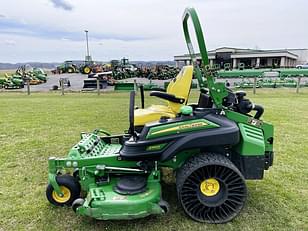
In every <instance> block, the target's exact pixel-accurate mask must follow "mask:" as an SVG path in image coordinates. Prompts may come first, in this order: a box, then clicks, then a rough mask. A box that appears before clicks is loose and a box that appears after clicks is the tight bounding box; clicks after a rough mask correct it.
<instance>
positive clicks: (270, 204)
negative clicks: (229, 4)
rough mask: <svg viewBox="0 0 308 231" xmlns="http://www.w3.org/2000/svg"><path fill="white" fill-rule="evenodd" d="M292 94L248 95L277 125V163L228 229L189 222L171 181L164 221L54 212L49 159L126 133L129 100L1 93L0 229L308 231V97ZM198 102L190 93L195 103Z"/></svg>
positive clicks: (251, 185) (254, 184) (253, 184)
mask: <svg viewBox="0 0 308 231" xmlns="http://www.w3.org/2000/svg"><path fill="white" fill-rule="evenodd" d="M294 92H295V89H289V90H288V89H275V90H274V89H268V90H259V89H258V92H257V95H255V96H253V95H252V94H251V92H249V94H248V95H249V96H250V97H251V98H252V99H253V100H254V101H255V102H256V103H259V104H262V105H264V107H265V115H264V119H265V120H267V121H271V122H272V123H273V124H274V125H275V154H276V156H275V161H274V166H273V167H272V168H270V170H269V171H267V172H266V174H265V178H264V180H262V181H249V182H248V190H249V194H248V200H247V203H246V206H245V208H244V209H243V211H242V212H241V213H240V215H239V216H238V217H237V218H236V219H234V220H233V221H232V222H230V223H227V224H224V225H208V224H200V223H197V222H194V221H192V220H191V219H189V218H188V217H187V216H185V214H184V213H183V211H182V209H181V208H180V207H179V205H178V204H177V201H176V197H175V195H176V193H175V185H174V181H173V180H172V178H171V174H169V175H167V176H165V179H166V182H167V183H165V184H164V186H163V190H164V197H165V199H166V200H168V201H169V202H170V204H171V213H170V214H168V215H166V216H156V217H155V216H151V217H148V218H145V219H139V220H133V221H96V220H93V219H90V218H82V217H77V216H76V215H75V214H74V213H73V211H72V210H71V209H70V208H56V207H53V206H51V205H50V204H49V203H48V202H47V200H46V198H45V187H46V181H47V159H48V157H49V156H58V157H61V156H65V155H66V153H67V151H68V150H69V148H70V147H71V146H72V145H73V144H75V143H76V142H77V141H78V140H79V133H80V132H81V131H92V130H94V129H95V128H98V127H101V128H105V129H107V130H110V131H112V132H114V133H119V132H121V131H122V130H124V129H126V128H127V127H128V121H127V118H128V115H127V114H128V113H127V112H128V93H106V94H102V95H101V96H96V95H95V94H77V93H71V94H67V95H65V96H60V95H59V94H58V93H56V94H55V93H46V94H44V93H36V94H32V95H31V96H26V95H25V94H23V93H0V108H1V110H0V127H1V133H0V144H1V151H0V230H1V231H2V230H159V231H161V230H308V220H307V218H308V131H307V130H308V126H307V121H308V109H307V108H308V90H307V89H301V93H300V94H295V93H294ZM196 96H197V93H196V92H192V99H193V100H192V101H194V100H195V99H196ZM137 102H138V100H137ZM146 102H147V104H150V103H153V102H157V101H155V100H154V99H150V98H146Z"/></svg>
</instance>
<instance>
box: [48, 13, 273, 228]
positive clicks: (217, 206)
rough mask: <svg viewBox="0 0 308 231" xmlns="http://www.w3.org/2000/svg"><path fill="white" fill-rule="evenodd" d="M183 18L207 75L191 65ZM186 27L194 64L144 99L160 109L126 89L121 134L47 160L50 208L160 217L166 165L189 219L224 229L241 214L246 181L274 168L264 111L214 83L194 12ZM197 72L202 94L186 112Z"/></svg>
mask: <svg viewBox="0 0 308 231" xmlns="http://www.w3.org/2000/svg"><path fill="white" fill-rule="evenodd" d="M189 19H191V21H192V23H193V24H192V25H193V26H194V32H195V33H196V38H197V41H198V45H199V49H200V53H201V57H202V69H204V73H205V75H202V74H201V70H200V67H199V66H198V65H196V62H195V57H196V55H195V53H194V50H193V46H192V42H191V38H190V34H189V30H188V20H189ZM183 29H184V35H185V39H186V43H187V47H188V50H189V53H190V56H191V59H192V61H193V64H194V65H193V66H185V67H184V68H183V69H182V70H181V71H180V73H179V74H178V75H177V77H176V78H174V79H173V80H172V81H171V82H170V83H169V85H168V88H167V91H166V92H162V91H152V92H151V93H150V96H153V97H158V98H160V99H164V100H166V102H167V104H166V105H152V106H150V107H148V108H145V107H144V92H143V91H141V94H140V95H141V107H140V108H138V109H136V108H135V92H134V91H132V92H131V93H130V103H129V124H130V126H129V129H128V131H127V132H126V133H124V134H121V135H110V133H108V132H106V131H104V130H102V129H97V130H95V131H93V132H90V133H81V140H80V142H78V143H77V144H75V145H74V146H73V147H72V148H71V150H70V151H69V153H68V155H67V157H64V158H56V157H51V158H49V161H48V183H49V184H48V186H47V189H46V196H47V199H48V201H49V202H50V203H51V204H53V205H56V206H72V208H73V210H74V211H75V212H76V213H77V214H78V215H82V216H89V217H93V218H95V219H99V220H109V219H134V218H142V217H146V216H149V215H151V214H166V213H167V212H168V211H169V210H170V207H169V205H168V202H167V201H165V200H164V199H163V198H162V187H161V174H162V168H169V169H172V170H173V171H174V172H175V175H176V190H177V197H178V201H179V203H180V204H181V206H182V208H183V210H184V211H185V213H186V214H187V215H188V216H189V217H190V218H191V219H193V220H195V221H199V222H208V223H224V222H228V221H230V220H232V219H233V218H234V217H236V216H237V215H238V214H239V212H240V211H241V210H242V208H243V207H244V204H245V201H246V197H247V187H246V182H245V180H246V179H262V178H263V176H264V170H267V169H268V168H269V167H270V166H271V165H272V163H273V141H274V140H273V136H274V132H273V125H271V124H270V123H267V122H265V121H262V120H261V117H262V115H263V112H264V109H263V107H262V106H260V105H256V104H253V103H252V102H251V101H250V100H249V99H247V98H246V93H245V92H243V91H240V92H232V91H231V90H230V89H228V88H226V87H225V84H224V83H219V82H215V79H214V76H215V75H216V70H214V69H211V67H210V66H209V60H208V55H207V50H206V46H205V42H204V38H203V33H202V29H201V25H200V22H199V19H198V17H197V13H196V11H195V10H194V9H193V8H188V9H186V10H185V12H184V16H183ZM194 71H195V74H196V78H197V80H198V84H199V88H200V96H199V100H198V102H196V103H193V104H189V105H188V104H187V103H188V98H189V92H190V85H191V83H192V78H193V73H194ZM205 86H207V88H205ZM115 106H116V105H115ZM252 111H255V113H254V114H251V112H252Z"/></svg>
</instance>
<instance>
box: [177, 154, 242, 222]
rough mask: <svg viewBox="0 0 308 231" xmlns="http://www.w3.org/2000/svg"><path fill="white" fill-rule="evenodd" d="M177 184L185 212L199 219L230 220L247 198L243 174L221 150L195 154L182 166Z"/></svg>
mask: <svg viewBox="0 0 308 231" xmlns="http://www.w3.org/2000/svg"><path fill="white" fill-rule="evenodd" d="M176 184H177V193H178V198H179V201H180V203H181V205H182V207H183V209H184V211H185V213H186V214H187V215H188V216H190V217H191V218H192V219H194V220H196V221H199V222H207V223H225V222H228V221H230V220H232V219H233V218H234V217H235V216H237V215H238V213H239V212H240V211H241V209H242V208H243V206H244V203H245V200H246V194H247V191H246V184H245V180H244V177H243V175H242V174H241V172H240V171H239V170H238V169H237V168H236V166H235V165H234V164H233V163H232V162H231V161H230V160H229V159H228V158H226V157H224V156H222V155H219V154H213V153H205V154H201V155H198V156H194V157H192V158H191V159H190V160H188V161H187V162H186V163H185V164H184V165H183V166H182V167H181V169H179V170H178V172H177V177H176Z"/></svg>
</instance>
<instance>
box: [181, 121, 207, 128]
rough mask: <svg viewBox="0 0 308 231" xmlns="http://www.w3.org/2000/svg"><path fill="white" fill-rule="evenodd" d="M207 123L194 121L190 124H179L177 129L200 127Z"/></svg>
mask: <svg viewBox="0 0 308 231" xmlns="http://www.w3.org/2000/svg"><path fill="white" fill-rule="evenodd" d="M206 125H207V123H205V122H196V123H192V124H183V125H181V126H179V129H181V130H182V129H190V128H197V127H202V126H206Z"/></svg>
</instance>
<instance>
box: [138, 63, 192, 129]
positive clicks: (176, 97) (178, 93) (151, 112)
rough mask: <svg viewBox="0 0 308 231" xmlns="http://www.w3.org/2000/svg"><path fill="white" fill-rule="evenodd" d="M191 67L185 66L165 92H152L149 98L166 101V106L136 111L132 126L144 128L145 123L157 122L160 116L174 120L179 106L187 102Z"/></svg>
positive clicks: (154, 106)
mask: <svg viewBox="0 0 308 231" xmlns="http://www.w3.org/2000/svg"><path fill="white" fill-rule="evenodd" d="M192 77H193V66H185V67H183V68H182V70H181V71H180V73H179V74H178V75H177V76H176V77H175V78H174V79H173V80H172V81H171V82H170V83H169V85H168V87H167V91H166V92H160V91H152V92H151V93H150V96H156V97H159V98H161V99H164V100H167V105H151V106H150V107H148V108H144V109H136V110H135V112H134V114H135V115H134V125H135V126H144V125H145V124H146V123H149V122H153V121H158V120H159V119H160V118H161V117H162V116H165V117H170V118H174V117H175V116H176V115H177V114H178V113H179V112H180V108H181V106H183V105H185V104H186V103H187V101H188V96H189V92H190V87H191V82H192Z"/></svg>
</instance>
